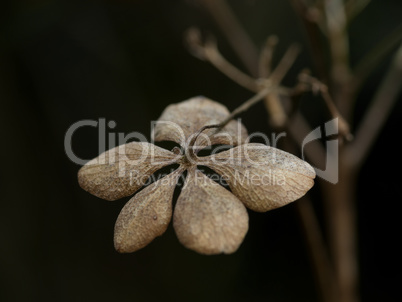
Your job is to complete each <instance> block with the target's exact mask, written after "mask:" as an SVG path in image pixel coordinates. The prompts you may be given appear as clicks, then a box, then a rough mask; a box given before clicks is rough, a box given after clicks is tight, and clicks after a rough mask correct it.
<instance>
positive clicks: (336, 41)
mask: <svg viewBox="0 0 402 302" xmlns="http://www.w3.org/2000/svg"><path fill="white" fill-rule="evenodd" d="M324 8H325V15H326V21H327V32H328V42H329V47H330V52H331V62H332V66H331V80H332V81H331V82H332V84H333V88H334V89H335V90H334V91H335V92H336V94H335V97H334V99H335V103H337V104H338V106H341V107H343V106H347V105H345V104H342V105H341V104H340V103H345V102H348V101H349V100H345V99H344V98H342V97H340V96H341V95H342V94H343V91H342V89H341V88H342V87H344V84H345V83H346V82H348V81H349V80H350V68H349V39H348V34H347V31H346V24H347V23H346V16H345V9H344V5H343V1H342V0H325V5H324Z"/></svg>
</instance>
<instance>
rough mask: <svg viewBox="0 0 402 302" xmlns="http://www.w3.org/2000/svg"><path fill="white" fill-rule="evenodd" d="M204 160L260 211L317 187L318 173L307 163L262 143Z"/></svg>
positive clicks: (231, 150) (249, 205)
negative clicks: (316, 176) (314, 186)
mask: <svg viewBox="0 0 402 302" xmlns="http://www.w3.org/2000/svg"><path fill="white" fill-rule="evenodd" d="M200 159H202V160H203V163H202V164H203V165H206V166H208V167H209V168H211V169H213V170H214V171H216V172H217V173H219V174H221V175H222V176H223V177H224V178H225V180H226V181H227V183H228V184H229V187H230V189H231V190H232V192H233V194H235V195H236V196H237V197H238V198H239V199H240V200H241V201H242V202H243V203H244V204H245V205H246V207H248V208H249V209H251V210H254V211H257V212H265V211H269V210H272V209H275V208H278V207H281V206H284V205H286V204H288V203H290V202H292V201H294V200H296V199H299V198H300V197H302V196H303V195H304V194H306V192H307V191H308V190H309V189H310V188H311V187H312V186H313V185H314V180H313V179H314V178H315V171H314V169H313V168H312V167H311V166H310V165H309V164H308V163H307V162H305V161H303V160H301V159H299V158H298V157H296V156H294V155H292V154H290V153H287V152H285V151H282V150H279V149H276V148H272V147H268V146H265V145H262V144H245V145H242V146H239V147H236V148H233V149H230V150H228V151H224V152H221V153H218V154H214V155H211V156H208V157H205V158H200Z"/></svg>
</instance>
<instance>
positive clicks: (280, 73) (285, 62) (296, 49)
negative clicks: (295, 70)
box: [269, 44, 300, 84]
mask: <svg viewBox="0 0 402 302" xmlns="http://www.w3.org/2000/svg"><path fill="white" fill-rule="evenodd" d="M299 53H300V46H299V45H298V44H293V45H291V46H290V47H289V48H288V50H287V51H286V52H285V54H284V56H283V57H282V59H281V61H280V62H279V64H278V66H276V68H275V69H274V71H273V72H272V73H271V75H270V77H269V78H270V79H271V81H273V82H275V83H278V84H279V83H280V82H282V80H283V78H284V77H285V75H286V74H287V72H288V71H289V69H290V67H292V65H293V64H294V62H295V60H296V58H297V56H298V55H299Z"/></svg>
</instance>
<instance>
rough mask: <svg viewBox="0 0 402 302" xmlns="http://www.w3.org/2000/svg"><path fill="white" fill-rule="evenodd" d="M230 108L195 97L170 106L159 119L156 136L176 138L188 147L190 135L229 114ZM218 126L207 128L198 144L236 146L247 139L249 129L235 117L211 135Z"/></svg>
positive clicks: (223, 118) (156, 138)
mask: <svg viewBox="0 0 402 302" xmlns="http://www.w3.org/2000/svg"><path fill="white" fill-rule="evenodd" d="M229 114H230V113H229V110H228V109H227V108H226V107H225V106H223V105H222V104H220V103H217V102H215V101H212V100H210V99H208V98H205V97H202V96H200V97H194V98H191V99H189V100H187V101H184V102H181V103H177V104H172V105H169V106H168V107H167V108H166V109H165V110H164V111H163V113H162V115H161V117H160V118H159V119H158V121H157V123H156V125H155V128H154V131H153V138H154V140H155V141H174V142H176V143H178V144H180V145H181V146H183V147H184V146H185V145H186V142H188V139H189V137H190V136H191V135H193V134H195V133H196V132H197V131H198V130H200V129H201V128H202V127H203V126H206V125H213V124H218V123H220V122H222V121H223V120H225V118H226V117H227V116H228V115H229ZM214 131H216V129H208V130H206V131H204V132H203V134H202V135H200V136H199V138H198V139H197V142H196V144H195V145H196V146H207V145H214V144H225V145H233V146H237V145H240V144H242V143H244V142H245V141H246V139H247V136H248V134H247V130H246V128H245V127H244V126H243V124H242V123H240V122H238V121H235V120H232V121H231V122H229V123H228V124H227V125H226V126H225V127H224V128H222V130H221V131H220V132H219V133H217V134H215V135H213V136H212V137H210V141H208V140H207V139H206V136H207V135H209V134H212V133H213V132H214Z"/></svg>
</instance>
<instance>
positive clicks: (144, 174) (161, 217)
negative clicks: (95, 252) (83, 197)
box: [78, 97, 315, 254]
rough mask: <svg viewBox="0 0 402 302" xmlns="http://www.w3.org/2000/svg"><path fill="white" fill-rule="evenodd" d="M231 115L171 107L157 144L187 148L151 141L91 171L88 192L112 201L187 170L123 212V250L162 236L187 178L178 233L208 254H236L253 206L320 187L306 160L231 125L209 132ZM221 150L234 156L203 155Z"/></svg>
mask: <svg viewBox="0 0 402 302" xmlns="http://www.w3.org/2000/svg"><path fill="white" fill-rule="evenodd" d="M228 116H229V111H228V110H227V108H226V107H224V106H223V105H221V104H219V103H217V102H214V101H211V100H209V99H207V98H204V97H196V98H192V99H190V100H187V101H184V102H181V103H178V104H174V105H170V106H168V107H167V108H166V109H165V111H164V112H163V113H162V115H161V117H160V118H159V120H158V123H157V125H156V126H155V128H154V133H153V137H154V139H155V141H165V140H169V141H173V142H176V143H178V144H180V145H181V147H182V150H184V151H183V152H178V150H179V149H178V148H175V149H174V150H173V151H168V150H165V149H162V148H160V147H158V146H156V145H153V144H149V143H144V142H131V143H128V144H125V145H122V146H119V147H116V148H113V149H111V150H109V151H107V152H104V153H102V154H101V155H100V156H98V157H97V158H95V159H93V160H91V161H89V162H88V163H87V164H86V165H84V166H83V167H82V168H81V169H80V171H79V173H78V180H79V184H80V186H81V187H82V188H83V189H84V190H86V191H88V192H90V193H92V194H94V195H96V196H98V197H100V198H103V199H107V200H116V199H119V198H121V197H125V196H128V195H131V194H133V193H135V192H136V191H137V190H139V189H140V188H141V187H142V186H143V184H144V183H145V181H146V180H147V179H148V178H149V177H150V176H151V175H152V174H153V173H154V172H156V171H157V170H159V169H161V168H162V167H165V166H167V165H170V164H172V163H177V164H179V168H177V169H176V170H175V171H173V172H172V173H170V174H168V175H167V176H165V177H163V178H161V179H159V180H158V181H156V182H154V183H152V184H151V185H149V186H147V187H145V188H144V189H143V190H141V191H140V192H139V193H138V194H136V195H135V196H134V197H132V198H131V199H130V200H129V201H128V202H127V204H126V205H125V206H124V207H123V209H122V210H121V212H120V215H119V217H118V218H117V221H116V225H115V235H114V244H115V248H116V250H117V251H119V252H122V253H129V252H134V251H137V250H139V249H141V248H143V247H145V246H146V245H147V244H149V243H150V242H151V241H152V240H153V239H155V238H156V237H157V236H160V235H162V234H163V233H164V232H165V231H166V229H167V227H168V224H169V223H170V220H171V218H172V213H173V206H172V199H173V193H174V190H175V187H176V184H177V181H178V179H179V177H180V176H181V175H182V174H183V172H184V171H186V170H187V178H186V181H185V184H184V186H183V188H182V191H181V194H180V196H179V197H178V200H177V203H176V206H175V209H174V215H173V227H174V229H175V232H176V234H177V237H178V239H179V241H180V242H181V243H182V244H183V245H184V246H186V247H187V248H189V249H192V250H194V251H197V252H199V253H202V254H219V253H226V254H229V253H233V252H235V251H236V250H237V249H238V247H239V246H240V244H241V243H242V241H243V239H244V236H245V235H246V233H247V230H248V214H247V211H246V208H245V207H248V208H249V209H251V210H254V211H258V212H265V211H269V210H272V209H275V208H278V207H281V206H284V205H286V204H288V203H290V202H292V201H294V200H296V199H298V198H300V197H301V196H303V195H304V194H305V193H306V192H307V191H308V190H309V189H310V188H311V187H312V186H313V184H314V181H313V179H314V177H315V172H314V169H313V168H312V167H311V166H310V165H309V164H308V163H306V162H305V161H303V160H301V159H299V158H297V157H295V156H294V155H291V154H289V153H286V152H284V151H281V150H279V149H276V148H272V147H269V146H266V145H262V144H254V143H246V139H247V130H246V129H245V127H244V126H243V125H242V124H241V123H240V122H238V121H235V120H231V121H230V122H228V123H227V124H226V125H225V126H224V127H223V128H222V129H219V131H216V129H205V131H203V133H200V129H202V128H203V127H204V126H206V125H211V124H217V123H219V122H221V121H222V120H225V118H227V117H228ZM216 144H225V145H231V146H233V148H232V149H229V150H227V151H223V152H220V153H216V154H212V155H209V156H204V157H201V156H197V153H198V152H199V150H201V149H202V148H205V147H207V146H212V145H216ZM199 165H202V166H206V167H209V168H210V169H212V170H214V171H215V172H217V173H218V174H220V175H221V176H222V177H224V179H225V180H226V182H227V184H228V185H229V187H230V190H231V191H229V190H227V189H225V188H224V187H222V186H221V185H219V184H218V183H216V182H215V181H213V180H211V179H210V178H209V177H207V176H206V175H205V174H204V173H202V172H201V171H200V170H198V169H197V166H199Z"/></svg>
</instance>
